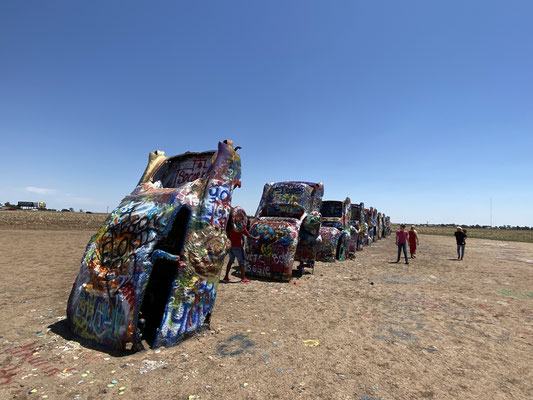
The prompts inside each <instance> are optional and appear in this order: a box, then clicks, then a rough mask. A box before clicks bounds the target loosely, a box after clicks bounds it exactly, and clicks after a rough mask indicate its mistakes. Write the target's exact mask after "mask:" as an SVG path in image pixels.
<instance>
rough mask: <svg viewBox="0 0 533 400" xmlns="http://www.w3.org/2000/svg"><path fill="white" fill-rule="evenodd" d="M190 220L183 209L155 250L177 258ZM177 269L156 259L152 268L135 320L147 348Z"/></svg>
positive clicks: (158, 323) (183, 207)
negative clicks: (137, 317) (137, 316)
mask: <svg viewBox="0 0 533 400" xmlns="http://www.w3.org/2000/svg"><path fill="white" fill-rule="evenodd" d="M190 217H191V211H190V210H189V208H188V207H186V206H182V207H181V208H180V210H179V211H178V213H177V214H176V217H175V218H174V222H173V224H172V228H171V229H170V232H169V233H168V235H167V236H166V237H165V238H164V239H163V240H161V241H160V242H159V243H158V245H157V246H156V250H162V251H165V252H167V253H169V254H171V255H174V256H177V257H178V258H179V257H180V254H181V253H182V251H183V246H184V243H185V237H186V235H187V227H188V224H189V219H190ZM177 267H178V263H177V261H175V260H172V259H168V258H157V259H156V260H155V261H154V263H153V265H152V271H151V273H150V277H149V278H148V284H147V285H146V290H145V293H144V298H143V302H142V304H141V307H140V312H139V319H138V329H139V332H140V334H141V339H142V340H146V342H147V343H148V344H149V345H150V347H152V345H153V343H154V340H155V338H156V336H157V330H158V329H159V326H160V325H161V321H162V320H163V315H164V314H165V308H166V305H167V302H168V299H169V296H170V294H171V291H172V284H173V282H174V279H175V278H176V273H177Z"/></svg>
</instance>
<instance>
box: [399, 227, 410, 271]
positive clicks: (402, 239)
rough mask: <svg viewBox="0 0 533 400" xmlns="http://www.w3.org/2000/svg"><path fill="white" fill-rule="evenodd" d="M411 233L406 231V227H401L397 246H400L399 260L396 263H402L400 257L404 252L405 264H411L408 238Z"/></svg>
mask: <svg viewBox="0 0 533 400" xmlns="http://www.w3.org/2000/svg"><path fill="white" fill-rule="evenodd" d="M408 235H409V233H408V232H407V231H406V230H405V225H404V224H402V225H400V229H399V230H398V231H397V232H396V245H397V246H398V259H397V260H396V262H397V263H398V262H400V256H401V253H402V250H403V254H404V256H405V263H406V264H409V260H408V259H407V236H408Z"/></svg>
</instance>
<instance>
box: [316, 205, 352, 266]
mask: <svg viewBox="0 0 533 400" xmlns="http://www.w3.org/2000/svg"><path fill="white" fill-rule="evenodd" d="M351 210H352V208H351V202H350V198H349V197H347V198H346V200H344V201H338V200H328V201H323V202H322V206H321V207H320V213H321V214H322V225H321V227H320V236H321V237H322V241H321V243H320V245H319V246H318V250H317V256H316V259H317V260H319V261H335V259H337V260H341V261H342V260H345V259H346V258H347V257H348V256H349V247H350V230H351V225H350V215H351Z"/></svg>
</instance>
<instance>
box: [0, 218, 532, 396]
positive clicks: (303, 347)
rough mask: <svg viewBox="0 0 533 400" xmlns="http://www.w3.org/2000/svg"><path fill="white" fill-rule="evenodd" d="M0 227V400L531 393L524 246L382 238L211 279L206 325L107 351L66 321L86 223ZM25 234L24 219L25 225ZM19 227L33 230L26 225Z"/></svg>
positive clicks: (527, 248) (527, 247)
mask: <svg viewBox="0 0 533 400" xmlns="http://www.w3.org/2000/svg"><path fill="white" fill-rule="evenodd" d="M66 226H67V227H68V229H67V228H64V229H63V230H60V229H59V228H60V226H58V225H57V224H56V225H54V227H53V229H51V230H47V229H45V228H46V227H43V226H39V229H16V228H17V227H16V226H15V227H13V226H11V227H8V226H2V227H0V272H1V277H2V279H1V280H0V306H1V308H0V310H1V313H2V317H1V319H0V344H1V346H0V368H1V369H0V398H1V399H10V398H17V399H26V398H29V399H41V398H48V399H106V398H131V399H138V398H145V399H158V400H159V399H299V398H300V399H360V400H363V399H364V400H372V399H374V400H376V399H432V398H433V399H531V398H533V368H532V365H533V244H531V243H517V242H500V241H489V240H480V239H469V240H468V241H467V242H468V243H467V249H466V255H465V259H464V260H463V261H457V260H456V259H455V256H456V252H455V245H454V238H453V237H443V236H429V235H428V236H424V235H422V236H421V238H420V240H421V246H420V248H419V255H418V258H416V259H415V260H411V262H410V264H409V265H405V264H403V263H400V264H394V263H392V261H394V260H395V258H396V254H395V252H396V247H395V245H394V239H393V238H387V239H384V240H381V241H379V242H377V243H375V244H374V245H372V246H371V247H368V248H365V249H364V251H362V252H359V253H357V258H356V259H355V260H351V261H345V262H336V263H317V265H316V268H315V273H314V274H306V275H304V276H303V277H301V278H299V279H294V280H293V281H291V282H290V283H276V282H268V281H261V280H253V281H252V282H251V283H249V284H242V283H240V282H237V279H236V277H235V276H234V278H233V280H234V281H235V282H234V283H227V284H222V283H221V284H220V285H219V289H218V295H217V300H216V304H215V309H214V312H213V318H212V322H211V330H210V331H209V330H208V331H204V332H203V333H200V334H197V335H195V336H193V337H191V338H189V339H187V340H185V341H184V342H182V343H181V344H179V345H178V346H175V347H172V348H168V349H165V348H162V349H157V350H147V351H144V352H138V353H134V354H131V353H126V354H115V353H108V352H105V351H102V350H99V349H95V348H91V347H89V346H87V344H86V343H83V342H80V341H79V339H77V338H75V337H73V336H72V335H70V333H69V332H68V329H67V328H66V326H65V322H64V321H65V309H66V302H67V298H68V295H69V292H70V289H71V287H72V284H73V282H74V278H75V276H76V274H77V272H78V268H79V264H80V259H81V256H82V254H83V252H84V249H85V246H86V244H87V242H88V240H89V238H90V236H91V235H92V234H94V233H95V232H96V229H90V230H89V229H85V230H83V229H78V228H73V227H71V226H69V225H66ZM25 227H26V228H28V226H25ZM30 227H31V226H30Z"/></svg>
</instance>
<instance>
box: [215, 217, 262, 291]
mask: <svg viewBox="0 0 533 400" xmlns="http://www.w3.org/2000/svg"><path fill="white" fill-rule="evenodd" d="M230 226H231V228H230V230H229V231H228V237H229V240H230V241H231V249H229V262H228V265H227V266H226V275H224V279H223V280H224V281H229V280H230V278H229V271H230V270H231V266H232V265H233V262H234V261H235V258H237V262H238V263H239V268H240V270H241V282H250V280H249V279H246V275H245V268H244V249H243V247H242V244H243V236H247V237H249V238H251V239H255V240H258V239H259V238H258V237H254V236H252V235H250V232H248V229H246V228H244V229H243V230H241V231H236V230H235V226H234V225H233V223H231V224H230Z"/></svg>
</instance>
